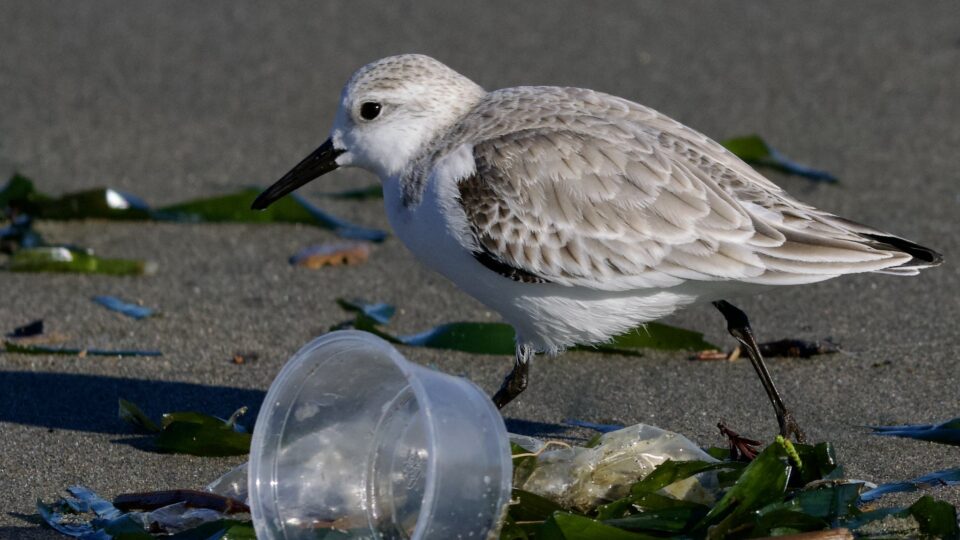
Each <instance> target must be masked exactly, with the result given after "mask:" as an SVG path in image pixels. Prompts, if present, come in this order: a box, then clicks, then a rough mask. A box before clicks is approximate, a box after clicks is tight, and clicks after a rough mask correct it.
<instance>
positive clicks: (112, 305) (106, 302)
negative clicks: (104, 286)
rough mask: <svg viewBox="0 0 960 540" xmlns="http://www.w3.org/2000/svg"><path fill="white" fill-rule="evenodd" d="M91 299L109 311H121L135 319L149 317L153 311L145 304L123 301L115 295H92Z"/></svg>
mask: <svg viewBox="0 0 960 540" xmlns="http://www.w3.org/2000/svg"><path fill="white" fill-rule="evenodd" d="M93 301H94V302H96V303H98V304H100V305H101V306H103V307H105V308H107V309H109V310H110V311H116V312H117V313H122V314H124V315H126V316H127V317H130V318H132V319H136V320H138V321H139V320H140V319H146V318H147V317H150V316H152V315H153V314H154V313H155V312H154V310H153V309H151V308H148V307H146V306H141V305H139V304H132V303H130V302H124V301H123V300H121V299H119V298H117V297H116V296H105V295H101V296H94V297H93Z"/></svg>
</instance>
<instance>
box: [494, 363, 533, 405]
mask: <svg viewBox="0 0 960 540" xmlns="http://www.w3.org/2000/svg"><path fill="white" fill-rule="evenodd" d="M526 388H527V377H526V373H522V374H520V375H519V376H518V375H517V372H516V371H511V372H510V374H509V375H507V376H506V378H505V379H503V384H502V385H500V389H499V390H497V393H496V394H494V395H493V404H494V405H496V406H497V408H498V409H502V408H503V407H504V406H505V405H506V404H507V403H510V402H511V401H513V398H515V397H517V396H519V395H520V394H521V393H522V392H523V391H524V389H526Z"/></svg>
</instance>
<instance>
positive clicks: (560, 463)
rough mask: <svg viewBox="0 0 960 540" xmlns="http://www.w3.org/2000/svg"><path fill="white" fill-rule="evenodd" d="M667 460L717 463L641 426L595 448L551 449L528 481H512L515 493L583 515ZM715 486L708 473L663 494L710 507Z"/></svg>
mask: <svg viewBox="0 0 960 540" xmlns="http://www.w3.org/2000/svg"><path fill="white" fill-rule="evenodd" d="M511 441H512V442H514V443H516V444H518V445H520V446H522V447H523V448H525V449H527V450H530V451H531V452H539V451H540V450H543V449H544V444H545V443H543V442H542V441H539V440H537V439H533V438H531V437H525V436H518V435H511ZM550 448H552V446H551V447H550ZM668 459H671V460H674V461H689V460H700V461H707V462H710V463H713V462H716V461H717V460H716V459H714V458H713V457H711V456H710V455H709V454H707V453H706V452H704V451H703V450H702V449H701V448H700V447H699V446H697V445H696V444H694V443H693V442H692V441H691V440H690V439H688V438H686V437H684V436H683V435H679V434H677V433H673V432H670V431H666V430H663V429H660V428H658V427H655V426H648V425H646V424H637V425H634V426H630V427H626V428H623V429H621V430H618V431H613V432H610V433H606V434H604V435H602V436H601V437H600V442H599V444H597V445H596V446H594V447H593V448H583V447H576V446H575V447H570V448H560V449H557V450H551V449H549V448H548V449H547V450H545V451H543V452H542V453H541V454H540V455H539V457H538V458H537V464H536V467H535V468H534V469H533V472H532V473H531V474H530V475H529V476H528V477H527V478H525V479H518V478H516V477H515V478H514V486H513V487H514V488H518V489H523V490H525V491H529V492H531V493H535V494H537V495H540V496H542V497H545V498H547V499H550V500H552V501H554V502H556V503H558V504H559V505H561V506H563V507H565V508H574V509H577V510H579V511H582V512H585V511H588V510H590V509H592V508H595V507H597V506H598V505H599V504H603V503H605V502H609V501H611V500H615V499H619V498H622V497H625V496H626V495H628V494H629V491H630V486H631V485H633V484H634V483H636V482H638V481H639V480H641V479H643V478H644V477H646V476H647V475H648V474H650V472H652V471H653V469H655V468H656V467H657V465H660V464H661V463H663V462H664V461H666V460H668ZM715 484H716V475H715V474H710V473H705V474H702V475H695V476H693V477H691V478H689V479H686V480H684V481H679V482H675V483H674V484H671V485H669V486H667V487H665V488H664V489H663V490H661V491H662V492H663V494H665V495H668V496H671V497H674V498H676V499H683V500H690V501H696V502H705V503H708V502H712V500H713V498H714V493H713V492H712V491H713V490H712V488H713V487H714V486H715Z"/></svg>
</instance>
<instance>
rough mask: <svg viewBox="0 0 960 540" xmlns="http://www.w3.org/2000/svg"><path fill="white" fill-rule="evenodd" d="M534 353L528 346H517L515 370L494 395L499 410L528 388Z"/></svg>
mask: <svg viewBox="0 0 960 540" xmlns="http://www.w3.org/2000/svg"><path fill="white" fill-rule="evenodd" d="M533 354H534V351H533V349H532V348H530V347H529V346H527V345H517V356H516V359H515V360H514V363H513V369H512V370H511V371H510V373H509V374H508V375H507V377H506V378H505V379H503V384H502V385H500V390H497V393H496V394H494V395H493V403H494V405H496V406H497V408H498V409H502V408H503V406H504V405H506V404H507V403H510V402H511V401H512V400H513V398H515V397H517V396H519V395H520V393H521V392H523V390H524V389H525V388H526V387H527V376H528V375H529V373H530V362H531V361H532V360H533Z"/></svg>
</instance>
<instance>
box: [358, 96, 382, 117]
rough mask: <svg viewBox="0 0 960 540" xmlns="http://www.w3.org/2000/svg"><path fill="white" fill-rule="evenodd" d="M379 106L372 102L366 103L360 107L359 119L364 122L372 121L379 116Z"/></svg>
mask: <svg viewBox="0 0 960 540" xmlns="http://www.w3.org/2000/svg"><path fill="white" fill-rule="evenodd" d="M380 109H381V107H380V104H379V103H375V102H373V101H367V102H366V103H364V104H362V105H360V118H363V119H364V120H373V119H374V118H376V117H377V116H379V115H380Z"/></svg>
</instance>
